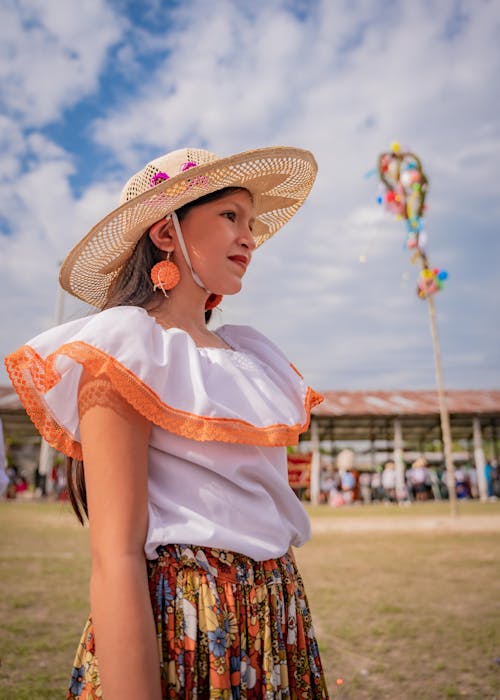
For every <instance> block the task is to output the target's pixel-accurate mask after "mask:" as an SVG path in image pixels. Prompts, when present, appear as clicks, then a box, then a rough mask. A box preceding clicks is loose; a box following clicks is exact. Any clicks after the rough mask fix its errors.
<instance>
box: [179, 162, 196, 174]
mask: <svg viewBox="0 0 500 700" xmlns="http://www.w3.org/2000/svg"><path fill="white" fill-rule="evenodd" d="M197 165H198V163H195V162H194V160H188V162H187V163H183V164H182V165H181V173H183V172H184V171H185V170H189V168H196V166H197Z"/></svg>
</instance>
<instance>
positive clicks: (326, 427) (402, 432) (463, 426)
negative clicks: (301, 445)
mask: <svg viewBox="0 0 500 700" xmlns="http://www.w3.org/2000/svg"><path fill="white" fill-rule="evenodd" d="M324 396H325V400H324V402H323V403H322V404H320V405H319V406H316V407H315V408H314V409H313V415H312V419H311V426H310V430H309V432H308V433H307V434H306V435H304V436H303V439H304V440H309V441H310V443H311V448H312V452H313V463H312V474H311V494H312V500H313V502H314V500H315V492H316V493H317V492H318V489H319V463H320V443H321V442H324V441H329V442H331V443H335V442H357V441H368V442H370V443H371V446H372V447H371V451H372V458H373V463H375V460H376V452H377V443H379V445H380V442H379V441H382V442H384V443H385V446H384V447H383V448H382V451H387V450H388V449H391V451H392V452H393V459H394V461H395V463H396V468H397V469H400V470H402V469H404V467H403V461H404V453H405V452H408V451H417V452H423V451H424V446H425V445H426V444H429V442H434V441H438V442H441V443H442V436H441V421H440V411H439V399H438V393H437V392H436V391H326V392H325V393H324ZM446 402H447V406H448V412H449V415H450V428H451V436H452V440H455V441H456V440H465V441H467V442H468V443H470V444H471V445H472V448H473V454H474V462H475V465H476V467H477V474H478V485H479V490H480V493H481V497H483V496H484V494H485V488H486V486H485V481H484V465H485V454H484V449H483V438H487V439H489V440H490V441H491V446H492V451H493V454H492V457H493V458H494V459H496V460H497V461H498V459H499V450H498V438H499V437H500V390H492V391H456V390H449V391H447V392H446Z"/></svg>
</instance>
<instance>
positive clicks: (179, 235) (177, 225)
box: [165, 211, 210, 294]
mask: <svg viewBox="0 0 500 700" xmlns="http://www.w3.org/2000/svg"><path fill="white" fill-rule="evenodd" d="M168 219H172V222H173V224H174V228H175V232H176V234H177V239H178V241H179V245H180V247H181V250H182V254H183V256H184V260H185V261H186V265H187V266H188V268H189V271H190V273H191V276H192V278H193V279H194V281H195V282H196V284H197V285H198V286H199V287H201V288H202V289H204V290H205V291H206V292H207V293H208V294H210V292H209V291H208V289H207V288H206V287H205V285H204V284H203V282H202V281H201V279H200V278H199V277H198V275H197V274H196V272H195V271H194V270H193V266H192V265H191V260H190V258H189V253H188V251H187V248H186V243H185V242H184V236H183V235H182V231H181V225H180V223H179V218H178V216H177V214H176V213H175V211H173V212H172V213H171V214H168V216H166V217H165V220H166V221H168Z"/></svg>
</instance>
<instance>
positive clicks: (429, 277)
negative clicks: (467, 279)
mask: <svg viewBox="0 0 500 700" xmlns="http://www.w3.org/2000/svg"><path fill="white" fill-rule="evenodd" d="M377 169H378V174H379V188H380V189H379V192H378V196H377V202H378V204H381V205H383V206H384V207H385V209H386V210H387V211H388V212H390V213H391V214H392V215H393V216H394V217H395V218H396V220H397V221H403V220H404V221H405V222H406V242H405V247H406V248H407V249H408V250H410V251H411V252H412V255H411V262H412V263H415V262H417V261H418V260H419V261H420V262H421V264H422V270H421V273H420V276H419V280H418V285H417V292H418V295H419V297H420V298H421V299H426V298H428V297H429V296H430V295H431V294H435V293H436V292H438V291H439V290H440V289H442V288H443V282H444V281H445V280H446V279H447V277H448V273H447V272H445V271H444V270H437V269H432V268H431V266H430V263H429V259H428V257H427V252H426V243H427V234H426V232H425V231H424V223H423V216H424V212H426V211H427V206H426V204H425V198H426V195H427V189H428V184H429V183H428V180H427V177H426V175H425V173H424V171H423V168H422V163H421V161H420V159H419V158H418V156H417V155H415V153H412V152H410V151H406V149H402V148H401V146H400V144H399V143H398V142H397V141H394V142H393V143H391V145H390V150H388V151H386V152H385V153H381V154H380V155H379V157H378V162H377Z"/></svg>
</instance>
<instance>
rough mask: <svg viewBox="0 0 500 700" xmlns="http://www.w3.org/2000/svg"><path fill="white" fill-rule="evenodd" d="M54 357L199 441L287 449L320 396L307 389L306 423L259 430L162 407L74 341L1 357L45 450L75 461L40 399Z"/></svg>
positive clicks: (132, 379)
mask: <svg viewBox="0 0 500 700" xmlns="http://www.w3.org/2000/svg"><path fill="white" fill-rule="evenodd" d="M58 355H65V356H66V357H70V358H71V359H73V360H75V361H77V362H79V363H80V364H81V365H83V366H84V367H85V368H86V369H87V370H88V371H89V372H90V374H92V375H93V376H94V377H97V376H99V375H106V376H107V377H108V378H109V379H110V381H111V383H112V384H113V387H114V388H115V390H116V391H117V392H118V393H119V394H120V395H121V396H122V397H123V398H124V399H126V401H128V403H129V404H130V405H131V406H133V407H134V408H135V410H136V411H137V412H138V413H140V414H141V415H143V416H145V417H146V418H147V419H148V420H150V421H151V422H152V423H155V424H156V425H158V426H160V427H161V428H163V429H164V430H168V431H169V432H172V433H175V434H177V435H181V436H182V437H185V438H188V439H190V440H196V441H197V442H205V441H207V440H216V441H220V442H230V443H237V442H239V443H243V444H247V445H265V446H274V447H278V446H287V445H293V444H296V443H297V441H298V437H299V435H300V433H303V432H304V431H305V430H307V428H308V426H309V420H310V411H311V408H312V407H313V406H316V405H317V404H318V403H321V401H322V400H323V397H322V396H321V395H320V394H318V393H317V392H315V391H313V390H312V389H311V388H310V387H308V389H307V393H306V396H305V400H304V408H305V410H306V420H305V422H304V423H303V424H302V425H300V424H298V423H296V424H295V425H291V426H289V425H284V424H281V423H277V424H275V425H269V426H266V427H263V428H260V427H257V426H255V425H252V424H251V423H248V422H247V421H244V420H240V419H237V418H217V417H210V416H198V415H196V414H193V413H188V412H187V411H181V410H180V409H177V408H173V407H172V406H168V405H167V404H165V403H163V401H161V399H160V398H159V396H158V395H157V394H156V393H155V392H154V391H153V390H152V389H151V388H150V387H148V386H147V385H146V384H144V382H142V381H141V380H140V379H139V378H138V377H137V376H136V375H135V374H133V372H131V371H130V370H129V369H127V368H126V367H124V366H123V365H121V364H120V363H119V362H118V361H117V360H115V358H114V357H111V356H110V355H107V354H106V353H105V352H103V351H102V350H99V349H98V348H95V347H93V346H92V345H88V344H87V343H84V342H81V341H76V342H73V343H67V344H66V345H62V346H61V347H60V348H58V350H57V351H56V352H54V353H52V354H51V355H49V356H48V357H47V359H46V360H44V359H43V358H42V357H40V355H39V354H38V353H37V352H36V351H35V350H34V349H33V348H31V347H30V346H29V345H24V346H23V347H21V348H19V350H16V352H14V353H12V354H11V355H9V356H8V357H6V358H5V365H6V367H7V372H8V373H9V376H10V378H11V381H12V384H13V385H14V388H15V389H16V391H17V393H18V394H19V397H20V399H21V401H22V403H23V405H24V407H25V409H26V412H27V413H28V415H29V417H30V418H31V420H32V421H33V423H34V425H35V427H36V428H37V430H38V432H39V433H40V434H41V435H42V436H43V437H44V438H45V439H46V441H47V442H48V443H49V445H52V447H55V448H56V449H57V450H59V451H60V452H63V453H64V454H67V455H68V456H70V457H74V458H76V459H81V458H82V450H81V445H80V443H79V442H77V441H76V440H75V439H74V438H73V437H72V436H71V435H70V434H69V433H68V432H67V431H66V430H65V429H64V428H63V427H62V426H61V425H59V423H57V421H56V420H55V419H54V418H53V417H52V416H51V415H50V413H48V411H47V408H46V406H45V403H44V402H43V399H42V397H41V394H43V393H45V392H47V391H49V389H52V387H54V386H55V385H56V384H57V383H58V382H59V380H60V375H59V373H58V372H57V370H56V369H55V360H56V357H57V356H58Z"/></svg>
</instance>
